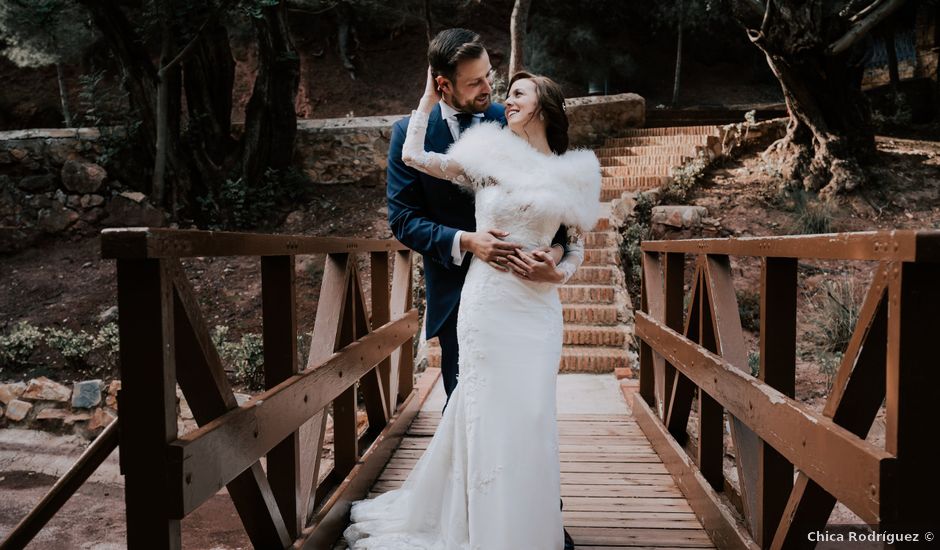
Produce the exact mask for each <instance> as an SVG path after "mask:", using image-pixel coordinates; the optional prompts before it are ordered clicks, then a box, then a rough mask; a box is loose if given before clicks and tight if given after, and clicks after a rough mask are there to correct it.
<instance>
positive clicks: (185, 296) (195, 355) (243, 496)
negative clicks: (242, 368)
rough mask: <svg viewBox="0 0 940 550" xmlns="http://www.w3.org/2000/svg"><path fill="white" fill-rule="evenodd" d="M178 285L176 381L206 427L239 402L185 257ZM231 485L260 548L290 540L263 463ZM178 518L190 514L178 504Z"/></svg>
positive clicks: (172, 264) (175, 273) (171, 264)
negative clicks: (214, 340)
mask: <svg viewBox="0 0 940 550" xmlns="http://www.w3.org/2000/svg"><path fill="white" fill-rule="evenodd" d="M167 266H168V268H167V269H168V273H169V275H170V277H171V279H172V281H173V289H174V304H175V306H174V319H175V323H174V338H175V342H176V346H175V349H176V361H177V371H176V379H177V382H178V383H179V386H180V389H181V390H182V391H183V396H184V397H186V402H187V403H188V404H189V408H190V410H191V411H192V412H193V418H194V419H195V420H196V423H197V424H198V425H200V426H204V425H206V424H208V423H209V422H211V421H213V420H215V419H216V418H218V417H219V416H221V415H223V414H225V413H226V412H228V411H229V410H231V409H234V408H236V407H237V406H238V403H237V401H236V400H235V393H234V392H233V391H232V387H231V386H230V385H229V382H228V378H227V377H226V375H225V369H224V368H223V366H222V360H221V358H220V357H219V353H218V351H217V350H216V348H215V345H214V344H213V343H212V338H211V337H210V335H209V329H208V326H207V324H206V322H205V319H204V318H203V316H202V311H201V310H200V308H199V302H198V301H197V300H196V294H195V292H194V291H193V288H192V285H191V284H190V282H189V279H187V278H186V275H185V273H184V272H183V266H182V264H181V263H180V262H179V260H167ZM226 488H227V489H228V493H229V496H231V497H232V502H233V504H234V505H235V509H236V510H237V511H238V516H239V518H241V521H242V525H243V526H244V527H245V532H246V533H247V534H248V538H249V539H251V541H252V543H253V544H254V545H255V546H259V547H260V546H268V545H277V544H285V543H286V542H287V541H289V540H290V537H289V535H288V532H287V526H286V525H285V523H284V519H283V517H282V516H281V511H280V510H279V509H278V506H277V502H276V501H275V498H274V493H273V492H272V491H271V486H270V484H269V483H268V478H267V476H266V475H265V472H264V469H263V468H262V467H261V463H260V462H255V463H254V464H252V465H251V467H250V468H248V469H247V470H245V471H244V472H242V473H241V474H239V475H238V476H237V477H236V478H235V479H233V480H232V481H230V482H229V483H228V484H227V485H226ZM173 514H174V517H176V518H179V519H182V518H183V517H184V516H185V515H186V514H185V512H184V511H183V510H182V503H180V502H177V503H176V505H175V508H174V511H173Z"/></svg>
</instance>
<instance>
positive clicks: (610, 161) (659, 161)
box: [598, 155, 691, 167]
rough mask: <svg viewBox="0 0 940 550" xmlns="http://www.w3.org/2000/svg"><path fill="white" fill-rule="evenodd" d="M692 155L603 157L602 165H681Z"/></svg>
mask: <svg viewBox="0 0 940 550" xmlns="http://www.w3.org/2000/svg"><path fill="white" fill-rule="evenodd" d="M690 158H691V157H686V156H682V155H645V156H619V157H602V158H600V159H598V160H600V161H601V166H602V167H605V166H669V167H672V166H681V165H682V164H684V163H685V161H687V160H688V159H690Z"/></svg>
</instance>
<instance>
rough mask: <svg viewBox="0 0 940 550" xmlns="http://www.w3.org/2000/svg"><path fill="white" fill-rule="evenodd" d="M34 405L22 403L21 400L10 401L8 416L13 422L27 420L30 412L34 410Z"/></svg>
mask: <svg viewBox="0 0 940 550" xmlns="http://www.w3.org/2000/svg"><path fill="white" fill-rule="evenodd" d="M32 408H33V404H32V403H27V402H26V401H20V400H19V399H14V400H13V401H10V403H9V404H8V405H7V412H6V416H7V418H9V419H10V420H12V421H13V422H19V421H21V420H23V419H24V418H26V415H27V414H29V411H30V410H32Z"/></svg>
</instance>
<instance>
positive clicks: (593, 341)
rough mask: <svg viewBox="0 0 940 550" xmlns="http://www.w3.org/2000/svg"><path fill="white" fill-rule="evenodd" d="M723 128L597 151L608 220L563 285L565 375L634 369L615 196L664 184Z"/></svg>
mask: <svg viewBox="0 0 940 550" xmlns="http://www.w3.org/2000/svg"><path fill="white" fill-rule="evenodd" d="M717 133H718V130H717V128H716V127H715V126H685V127H673V128H637V129H631V130H627V131H626V132H625V133H624V135H623V136H621V137H617V138H611V139H608V140H607V142H606V143H605V144H604V146H603V147H601V148H599V149H597V150H596V153H597V156H598V158H599V159H600V161H601V171H602V180H601V181H602V184H601V201H602V202H603V203H604V204H603V205H602V207H603V208H602V217H601V219H600V220H599V221H598V224H597V227H595V228H594V230H593V231H591V232H590V233H588V234H587V235H585V257H584V263H583V264H582V266H581V268H580V269H578V271H577V272H576V273H575V274H574V276H573V277H572V278H571V280H570V281H568V283H567V284H565V285H564V286H562V287H561V288H559V294H560V296H561V303H562V308H563V315H564V321H565V331H564V344H563V347H562V355H561V366H560V372H586V373H602V372H613V371H614V370H615V369H625V368H626V367H628V366H629V365H628V358H627V351H626V348H627V342H628V338H629V337H630V333H631V331H632V326H630V325H628V324H627V323H626V320H627V317H628V314H629V311H628V310H629V308H630V307H631V306H630V300H629V297H628V296H627V294H626V291H625V290H624V284H623V271H622V270H621V269H620V257H619V252H618V248H619V243H620V236H619V235H618V234H617V230H616V228H614V227H611V224H610V218H609V213H610V201H611V200H613V199H616V198H619V197H620V196H621V194H622V193H623V192H624V191H636V190H643V189H649V188H652V187H658V186H661V185H664V184H666V183H668V182H669V181H670V179H671V178H670V171H671V169H672V168H673V167H675V166H679V165H681V164H682V163H683V162H685V161H686V160H687V159H689V158H693V157H695V156H696V155H697V154H699V152H702V151H706V150H708V149H711V150H715V148H716V147H717V146H718V138H717ZM427 357H428V366H430V367H440V362H441V355H440V347H439V345H438V343H437V339H436V338H435V339H433V340H431V341H430V342H428V349H427ZM621 372H625V371H621Z"/></svg>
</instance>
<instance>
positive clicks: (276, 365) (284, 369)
mask: <svg viewBox="0 0 940 550" xmlns="http://www.w3.org/2000/svg"><path fill="white" fill-rule="evenodd" d="M294 278H295V273H294V257H293V256H262V258H261V319H262V329H261V330H262V337H263V339H264V385H265V388H266V389H271V388H273V387H274V386H276V385H278V384H280V383H281V382H283V381H284V380H286V379H288V378H290V377H291V376H293V375H294V374H297V372H298V371H299V365H298V361H297V313H296V311H297V308H296V299H295V288H296V287H295V284H294V282H295V281H294ZM267 458H268V468H267V473H268V481H269V483H270V484H271V491H272V492H273V493H274V499H275V500H276V501H277V505H278V508H279V509H280V511H281V516H283V518H284V524H285V525H286V527H287V532H288V533H289V534H290V537H291V538H292V539H296V538H297V537H299V536H300V532H301V531H302V530H303V528H304V522H305V520H306V513H307V503H306V502H300V497H301V490H300V483H299V481H300V479H301V478H302V477H303V476H302V474H301V469H302V468H303V465H304V461H303V457H302V456H301V448H300V432H294V433H292V434H291V435H290V436H289V437H287V438H286V439H284V440H283V441H281V442H280V443H279V444H278V445H277V446H276V447H274V448H273V449H271V451H270V452H269V453H268V456H267Z"/></svg>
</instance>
